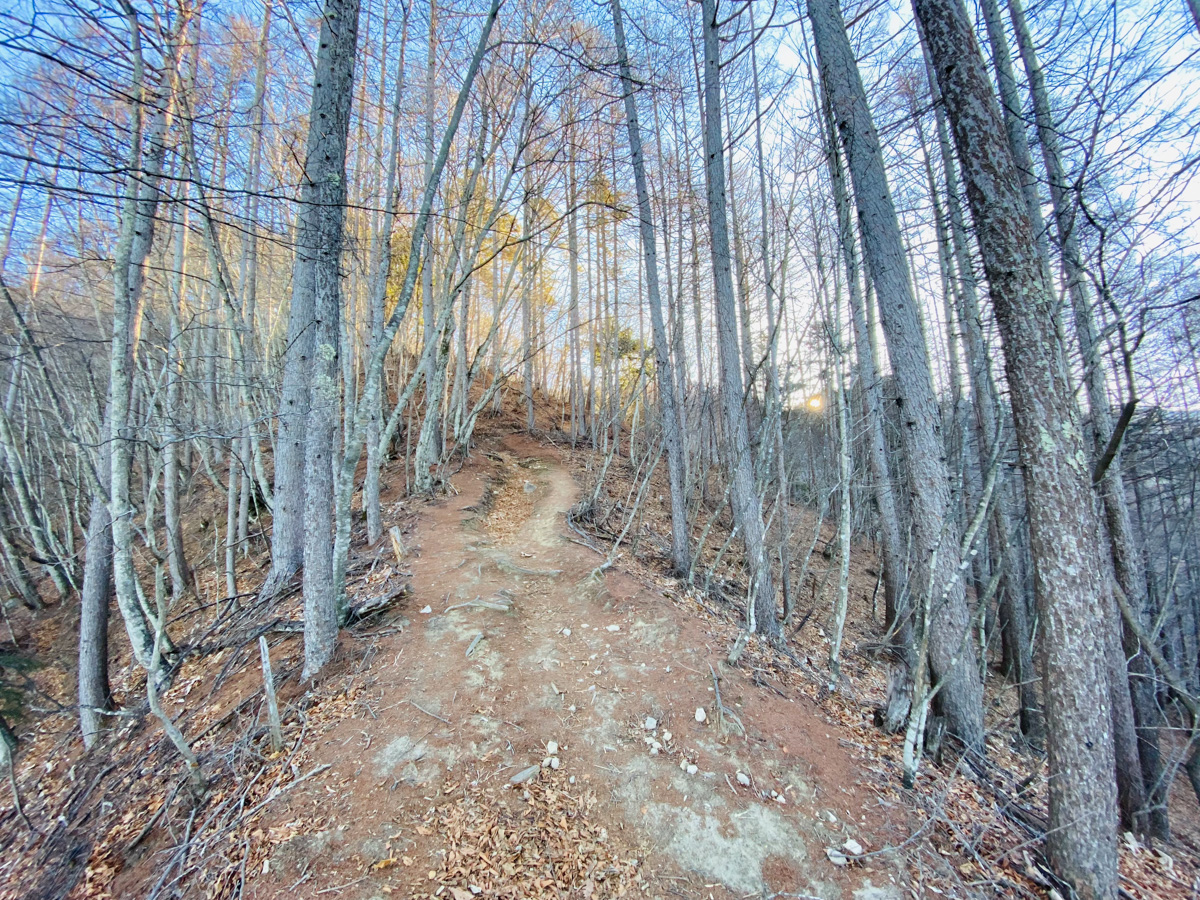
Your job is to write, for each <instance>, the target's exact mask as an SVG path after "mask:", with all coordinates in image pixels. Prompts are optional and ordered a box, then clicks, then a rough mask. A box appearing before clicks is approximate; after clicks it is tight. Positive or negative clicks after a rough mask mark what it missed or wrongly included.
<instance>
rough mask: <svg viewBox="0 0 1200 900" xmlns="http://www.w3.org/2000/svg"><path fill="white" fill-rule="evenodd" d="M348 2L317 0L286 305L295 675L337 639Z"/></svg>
mask: <svg viewBox="0 0 1200 900" xmlns="http://www.w3.org/2000/svg"><path fill="white" fill-rule="evenodd" d="M358 9H359V0H326V3H325V7H324V10H323V11H322V14H321V35H320V39H319V42H318V44H317V61H316V70H315V72H314V75H313V91H312V106H311V112H310V114H309V131H308V150H307V153H306V154H305V160H304V181H303V182H302V184H301V192H302V196H301V203H300V220H299V223H298V226H297V229H296V270H295V273H294V275H293V285H294V286H293V289H292V304H293V309H292V315H293V316H295V315H296V309H295V307H296V305H297V303H298V301H299V306H300V308H301V309H311V311H312V312H311V320H310V321H309V322H306V323H304V324H303V325H302V326H300V327H302V328H303V330H304V331H306V332H311V334H312V337H313V359H312V360H311V363H310V367H309V372H308V375H309V377H310V378H311V383H310V385H309V404H308V413H307V421H306V422H305V443H304V673H303V676H302V677H304V678H312V677H313V676H315V675H316V674H317V673H318V672H319V671H320V670H321V668H322V667H323V666H324V665H325V663H327V662H328V661H329V659H330V657H332V656H333V651H334V649H335V647H336V645H337V631H338V609H337V607H338V600H339V596H340V593H341V586H340V585H339V584H337V582H336V579H335V578H334V553H333V505H334V504H333V500H334V477H333V476H334V464H333V461H334V450H335V446H336V444H335V439H336V434H337V426H338V416H339V413H340V404H339V399H340V392H339V390H338V382H337V379H338V372H339V366H338V345H339V342H340V340H341V336H340V331H341V318H340V315H341V304H342V288H341V277H342V275H341V265H342V242H343V233H342V232H343V223H344V221H345V213H346V137H347V134H348V132H349V128H350V101H351V99H352V97H353V84H354V65H355V47H356V45H357V43H358ZM301 295H303V296H301ZM289 330H290V329H289Z"/></svg>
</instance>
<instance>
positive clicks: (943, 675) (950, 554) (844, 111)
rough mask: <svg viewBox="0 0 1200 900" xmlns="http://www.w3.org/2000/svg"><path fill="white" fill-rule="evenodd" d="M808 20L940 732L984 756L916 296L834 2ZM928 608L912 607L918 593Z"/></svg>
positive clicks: (815, 8) (815, 1)
mask: <svg viewBox="0 0 1200 900" xmlns="http://www.w3.org/2000/svg"><path fill="white" fill-rule="evenodd" d="M808 14H809V19H810V20H811V21H812V25H813V36H814V40H815V43H816V46H817V55H818V57H819V59H820V64H821V74H822V80H823V81H824V83H825V85H826V90H827V91H828V92H829V100H830V106H831V107H832V110H833V114H834V119H835V122H836V123H837V130H838V133H839V134H840V136H841V139H842V142H843V144H844V146H845V148H846V158H847V161H848V163H849V168H850V176H851V180H852V182H853V184H854V197H855V202H856V203H857V206H858V212H859V217H860V219H861V222H862V225H863V238H864V240H863V247H864V251H865V256H866V259H867V264H868V269H869V271H870V273H871V279H872V281H873V282H874V283H875V290H876V294H877V296H878V298H879V312H880V318H881V319H882V322H883V330H884V336H885V337H886V339H887V345H888V357H889V358H890V359H891V363H892V371H893V373H894V375H895V381H896V388H897V391H898V392H899V397H898V398H897V403H898V404H899V407H900V409H899V412H900V417H901V428H900V433H901V441H902V447H903V449H904V456H905V460H906V462H907V467H908V478H909V484H908V486H907V487H908V491H909V494H910V496H911V498H912V523H913V529H912V530H913V538H912V556H913V571H912V576H911V578H910V579H909V585H910V593H912V595H913V597H914V604H913V606H914V608H924V607H925V606H928V607H929V608H930V610H931V617H932V618H931V621H930V622H929V623H928V628H929V651H930V652H929V657H930V659H929V661H930V666H931V676H932V680H933V682H934V683H935V684H939V683H940V684H941V688H940V691H939V693H937V694H936V695H935V698H936V700H937V701H939V704H938V705H939V709H940V712H941V713H942V714H943V715H944V716H945V717H946V720H947V721H946V724H947V727H948V728H949V730H950V731H951V733H953V734H955V735H956V736H957V737H958V738H959V739H960V740H961V741H963V743H964V744H966V745H967V746H968V747H970V748H972V749H973V750H977V751H982V750H983V685H982V683H981V681H980V679H979V666H978V664H977V662H976V654H975V644H974V642H973V641H972V640H971V637H970V629H971V618H972V617H971V614H970V612H969V611H968V609H967V602H966V595H965V591H964V585H963V583H962V579H961V577H960V566H959V563H960V558H959V546H958V535H956V534H952V533H950V532H948V531H947V527H948V525H949V524H950V523H949V522H948V521H947V517H948V515H949V513H950V500H951V495H950V480H949V476H948V474H947V472H946V462H945V456H946V451H945V446H944V443H943V440H942V434H941V414H940V412H939V409H938V404H937V399H936V397H935V396H934V392H933V379H932V376H931V374H930V368H929V354H928V349H927V348H926V345H925V339H924V336H923V334H922V326H921V318H920V313H919V307H918V305H917V300H916V297H915V296H914V294H913V290H912V284H911V282H910V280H909V275H908V266H907V263H906V259H907V254H906V252H905V248H904V241H903V238H902V236H901V234H900V225H899V222H898V220H897V218H896V210H895V207H894V205H893V203H892V197H891V191H890V189H889V187H888V183H887V176H886V173H885V172H884V167H883V156H882V152H881V150H880V146H879V136H878V134H877V133H876V131H875V125H874V123H873V122H872V121H871V114H870V111H869V109H868V107H867V99H866V93H865V92H864V90H863V86H862V79H861V77H860V76H859V72H858V67H857V64H856V63H855V59H854V53H853V50H852V49H851V47H850V41H849V38H848V37H847V36H846V26H845V23H844V22H843V21H842V15H841V11H840V10H839V9H838V6H837V3H836V2H834V0H809V3H808ZM925 593H927V594H928V598H927V600H926V602H923V603H918V602H915V600H916V598H918V597H920V596H921V595H922V594H925Z"/></svg>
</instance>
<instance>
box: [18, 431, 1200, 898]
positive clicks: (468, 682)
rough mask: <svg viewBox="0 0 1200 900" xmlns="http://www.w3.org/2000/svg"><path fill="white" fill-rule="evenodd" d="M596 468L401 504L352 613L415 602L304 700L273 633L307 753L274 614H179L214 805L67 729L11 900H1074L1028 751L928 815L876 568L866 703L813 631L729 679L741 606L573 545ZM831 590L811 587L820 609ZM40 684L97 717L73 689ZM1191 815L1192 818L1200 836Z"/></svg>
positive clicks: (470, 487)
mask: <svg viewBox="0 0 1200 900" xmlns="http://www.w3.org/2000/svg"><path fill="white" fill-rule="evenodd" d="M581 459H582V457H577V456H574V455H573V454H571V453H570V452H569V451H566V450H563V449H560V448H557V447H555V446H554V445H553V444H551V443H548V442H538V441H534V440H532V439H531V438H529V437H526V436H524V435H521V434H518V433H514V432H513V431H511V430H506V429H503V428H494V429H493V430H492V431H491V432H490V433H489V434H487V435H486V436H484V437H483V438H482V441H481V445H480V447H479V448H478V450H477V451H476V452H475V453H474V454H473V455H472V457H471V459H470V460H469V461H468V462H467V463H466V464H465V465H464V466H463V468H462V469H461V470H460V471H458V472H457V473H456V474H454V475H453V476H452V477H451V478H449V480H448V485H447V490H446V492H445V494H444V495H442V496H440V497H439V498H437V499H430V500H414V499H405V500H400V499H399V497H400V494H401V492H400V491H399V489H398V487H397V486H393V487H392V490H391V491H390V492H389V494H388V496H387V498H386V500H387V502H386V503H385V510H386V511H387V516H388V519H387V521H385V527H386V526H393V525H394V526H396V528H397V529H398V534H399V536H400V537H401V538H402V541H401V544H402V546H400V547H396V546H395V542H394V541H389V540H388V539H387V538H386V537H385V538H384V540H383V541H381V542H380V543H379V544H378V545H377V546H376V547H374V548H359V549H358V550H357V552H356V554H355V558H354V559H353V560H352V566H351V577H350V588H349V591H350V600H351V602H352V603H361V602H362V601H363V600H365V599H367V598H370V597H385V598H388V597H390V598H392V601H391V603H390V604H389V605H388V607H387V608H386V610H385V611H384V612H383V613H381V614H379V615H377V616H374V617H372V618H371V619H369V620H367V621H365V622H363V623H359V624H358V625H356V626H354V627H352V628H350V629H347V630H346V631H345V632H344V633H343V637H342V640H341V645H340V649H339V653H338V656H337V658H336V659H335V662H334V663H333V665H332V666H331V668H330V670H329V671H328V672H327V673H325V674H324V675H323V677H322V679H321V681H320V682H319V684H318V685H316V686H315V687H313V688H311V689H308V690H305V689H304V688H302V687H301V685H300V684H299V679H298V673H299V669H300V665H301V662H302V660H301V655H302V646H301V642H300V640H299V636H298V635H296V634H294V633H292V632H291V631H290V630H289V629H288V627H287V625H286V623H288V622H292V621H294V620H295V619H296V618H297V617H298V606H299V603H300V601H299V598H298V596H297V595H296V594H295V593H293V594H292V595H290V596H288V597H284V598H280V599H279V600H277V602H276V603H275V604H274V605H273V606H272V608H271V609H270V610H269V616H274V617H276V618H271V619H270V621H271V622H274V623H276V627H273V628H272V629H270V630H268V631H266V634H267V636H268V637H269V639H270V642H271V654H272V660H273V664H274V666H275V671H276V674H277V676H278V680H279V682H280V700H281V703H282V705H283V708H284V726H285V727H284V738H285V740H284V747H283V749H282V750H281V751H277V752H275V751H271V749H270V746H269V743H268V739H267V735H266V729H265V727H264V715H265V711H264V710H263V703H262V696H263V692H262V676H261V671H260V670H259V668H258V665H259V654H258V645H257V635H258V632H260V631H262V630H263V629H262V628H261V627H258V628H243V629H241V630H240V631H239V627H240V626H239V623H241V622H248V621H253V622H255V623H258V622H261V621H266V620H267V619H266V618H264V617H265V616H267V612H264V610H263V609H261V608H257V607H256V606H255V602H253V601H252V602H251V603H249V604H247V605H245V606H243V607H242V608H241V609H240V610H236V611H229V610H226V611H224V612H219V611H218V610H217V609H212V608H211V607H210V605H209V604H205V603H199V602H198V603H197V605H196V608H195V610H194V611H193V610H188V611H186V615H191V617H192V618H191V619H190V620H187V619H186V618H185V613H184V612H181V613H180V614H179V617H180V618H181V619H185V621H190V625H189V627H191V628H192V632H191V634H190V636H189V639H188V641H186V642H185V641H183V640H181V641H180V643H181V646H185V645H186V646H188V647H190V648H192V650H191V652H190V653H189V655H188V657H187V658H186V659H185V661H184V662H183V664H182V665H181V666H180V669H179V671H178V673H177V675H176V677H175V680H174V682H173V684H172V687H171V689H170V691H169V692H168V694H167V696H166V698H165V705H166V707H167V710H168V712H170V713H171V714H172V715H173V716H175V717H176V720H177V721H178V722H179V723H180V724H181V727H182V728H183V729H184V731H185V733H186V734H188V735H189V737H190V738H191V739H192V741H193V746H194V747H195V749H196V750H197V753H198V755H199V756H200V758H201V762H202V765H203V766H204V767H205V770H206V774H207V775H208V777H209V780H210V789H209V793H208V796H207V797H206V799H205V801H204V803H203V804H201V805H199V806H194V805H193V804H192V803H191V801H190V800H189V799H188V795H187V790H186V788H185V787H184V782H183V779H182V777H181V774H180V773H181V767H180V765H179V762H178V758H177V757H176V756H174V755H173V751H172V749H171V748H170V746H169V744H168V743H167V742H166V741H165V740H163V739H162V732H161V729H160V728H159V727H158V725H157V723H156V722H154V720H153V719H151V718H149V717H146V718H144V719H142V718H139V719H137V720H134V721H130V722H129V723H128V724H124V725H120V726H118V727H115V728H113V729H111V731H110V732H109V734H108V735H107V737H106V740H107V741H108V744H107V745H106V747H105V748H104V752H102V753H96V752H93V753H92V754H89V755H86V756H84V755H82V754H81V753H80V750H79V748H78V743H79V742H78V740H77V738H74V737H73V736H72V734H71V729H72V728H73V723H72V721H71V719H70V717H69V716H67V715H65V714H64V715H59V716H56V717H53V719H54V722H55V724H54V725H53V726H50V725H43V727H41V728H39V729H37V730H36V731H35V732H34V733H33V734H32V735H30V736H29V739H28V741H27V745H26V746H23V748H22V751H21V757H20V763H19V765H18V769H17V772H18V778H17V781H18V784H19V787H20V790H21V793H22V797H23V799H24V800H25V803H26V812H27V814H28V815H29V817H30V820H31V823H32V828H31V829H28V830H27V829H25V828H24V827H23V826H22V824H21V823H20V822H19V821H18V820H17V818H16V816H15V815H12V814H11V812H10V811H9V810H5V812H4V813H3V819H0V837H2V839H3V845H4V846H5V848H6V849H5V852H4V853H3V854H0V885H4V887H0V895H2V896H5V897H14V898H15V897H60V896H77V897H99V896H111V897H135V896H136V897H147V896H178V895H180V893H181V892H183V891H184V890H185V889H188V895H190V896H200V895H204V896H207V897H212V898H224V897H247V898H260V900H267V898H277V897H279V898H283V897H295V898H310V897H311V898H318V897H320V898H325V897H329V898H347V900H375V898H382V897H385V896H399V897H414V898H419V897H429V896H436V897H440V898H449V900H468V898H472V897H475V896H479V897H483V898H490V897H503V898H523V897H566V896H571V897H576V896H578V897H585V898H590V897H615V896H645V897H658V898H669V897H680V898H712V900H719V898H748V897H802V898H803V897H819V898H828V900H832V898H846V900H890V898H897V900H899V898H901V897H925V896H939V895H940V896H946V897H970V896H1045V893H1046V889H1047V888H1048V887H1049V885H1048V883H1047V882H1046V880H1045V877H1044V875H1043V873H1042V870H1041V868H1040V866H1039V864H1038V861H1037V848H1038V842H1037V841H1036V839H1033V838H1031V837H1030V836H1029V835H1028V834H1026V833H1024V832H1022V830H1021V827H1020V820H1021V819H1022V817H1024V818H1025V819H1026V820H1027V822H1026V824H1028V820H1029V819H1030V818H1033V819H1036V816H1037V812H1036V810H1037V809H1038V808H1039V807H1038V804H1039V802H1040V801H1039V798H1040V796H1042V795H1041V794H1040V792H1043V791H1044V778H1043V777H1041V776H1042V775H1044V772H1042V770H1041V769H1040V768H1039V767H1038V765H1037V764H1036V762H1034V761H1032V760H1030V759H1029V757H1028V754H1023V753H1022V752H1021V748H1020V747H1019V746H1017V745H1016V744H1015V743H1014V742H1013V741H1011V740H1009V739H1008V737H1007V736H1006V735H1005V733H1004V732H1003V731H1002V730H1000V729H997V730H996V732H995V734H996V735H997V736H995V737H993V738H992V739H990V741H989V755H990V758H991V759H992V761H993V762H992V765H993V766H994V768H995V771H994V772H993V773H991V775H990V777H989V778H987V779H982V778H980V777H978V776H977V775H972V773H970V772H969V771H967V769H966V767H965V766H964V765H961V764H956V761H955V760H954V759H951V758H950V754H947V759H946V760H945V761H944V762H943V764H942V765H940V766H939V765H935V764H934V763H933V762H932V761H931V762H928V763H927V764H926V766H925V768H924V769H923V771H922V775H921V776H920V778H919V780H918V783H917V786H916V788H915V789H914V790H911V791H905V790H903V789H902V788H901V787H900V784H899V777H898V772H899V759H900V739H899V738H898V737H895V736H887V735H883V734H881V733H880V732H879V731H878V729H876V728H874V726H873V724H872V721H871V719H872V715H873V707H874V705H875V704H876V703H877V702H879V700H881V699H882V691H883V685H884V681H885V678H886V674H885V669H886V666H884V665H881V664H880V663H879V662H878V661H876V660H874V659H872V658H871V657H870V655H869V654H868V653H865V652H859V651H856V650H855V649H854V648H855V647H856V646H866V645H869V644H870V643H871V641H872V639H873V638H877V635H874V636H873V635H872V634H871V630H870V627H869V597H870V595H871V594H872V593H873V590H872V589H873V587H874V583H875V580H876V579H875V578H874V577H872V572H871V570H870V569H869V565H871V564H872V563H871V560H870V559H869V557H868V556H867V554H865V553H864V554H861V555H860V556H859V557H858V558H856V560H855V564H854V567H853V568H854V571H853V573H852V588H853V590H852V596H853V598H854V599H853V602H854V604H855V609H854V610H853V611H852V619H851V621H852V622H858V623H859V625H857V626H855V627H856V628H858V630H857V631H854V630H852V632H851V634H850V640H849V641H848V645H847V646H848V650H847V659H846V661H845V663H844V666H843V674H844V680H843V683H842V685H840V686H839V688H838V690H836V691H833V692H830V691H829V689H828V687H827V685H826V683H825V682H826V681H827V674H825V663H824V658H823V656H822V654H823V653H827V650H826V649H824V648H825V647H827V638H826V636H825V634H824V631H823V629H822V628H821V627H820V625H819V624H816V622H815V621H814V622H812V623H809V624H808V626H807V627H806V628H805V627H804V626H803V624H802V626H801V631H800V634H799V635H796V634H793V635H792V642H791V647H792V650H791V652H790V653H788V654H783V653H780V652H779V651H777V650H774V649H772V648H770V647H769V646H767V645H765V644H762V643H760V642H758V641H757V640H754V639H752V640H751V641H750V643H749V645H748V646H747V648H746V650H745V652H744V653H743V654H742V656H741V659H740V661H739V662H738V664H737V665H729V664H728V663H727V662H726V658H727V656H728V654H729V651H730V647H731V646H732V645H733V643H734V642H735V641H736V639H737V637H738V634H739V631H738V625H737V619H736V614H735V611H734V610H731V609H726V608H723V607H721V605H720V603H719V602H716V603H715V605H714V601H712V599H711V597H709V596H707V595H703V594H701V593H700V592H698V591H695V590H689V589H687V587H686V586H685V585H683V584H681V583H680V582H678V581H677V580H676V579H673V578H669V577H666V576H665V575H664V574H663V573H662V569H661V566H658V565H655V564H654V563H653V561H650V562H646V561H644V560H641V561H639V560H637V559H635V558H628V557H621V558H618V559H617V560H616V561H615V564H612V565H608V564H607V559H606V557H605V556H604V555H603V554H602V553H601V552H600V551H599V550H597V549H596V548H597V546H603V545H602V544H595V543H593V542H592V540H591V539H590V538H588V537H587V536H585V535H583V534H582V533H578V532H573V531H572V530H570V529H569V528H568V525H567V519H566V516H567V512H568V510H569V509H570V508H571V507H572V505H573V504H574V503H575V502H576V501H577V500H578V499H579V495H580V490H581V488H580V481H579V479H578V478H577V476H578V475H580V474H581V470H582V466H583V463H582V462H581ZM629 482H630V484H629V485H626V488H629V487H631V486H632V483H633V479H629ZM814 522H815V520H814ZM642 527H643V526H642V525H639V528H642ZM809 527H810V529H811V526H809ZM646 534H647V535H649V530H648V529H647V530H646ZM647 542H648V543H652V540H651V539H650V538H649V537H647ZM397 550H399V551H400V553H399V556H398V557H397V552H396V551H397ZM605 552H607V548H605ZM635 555H636V554H635ZM818 555H819V554H818ZM262 562H263V560H262V558H261V557H260V558H258V559H250V560H248V561H246V566H247V568H248V569H253V567H254V566H261V564H262ZM801 587H803V586H801ZM818 593H819V592H818V590H817V582H816V580H815V576H814V581H813V589H812V595H813V598H814V606H815V602H816V598H817V595H818ZM206 607H209V608H206ZM210 618H211V621H209V619H210ZM815 618H816V619H819V620H822V621H823V615H817V616H816V617H815ZM201 619H204V620H205V622H204V624H203V625H201V624H200V620H201ZM806 621H807V620H806ZM180 627H182V626H180ZM118 628H119V626H118ZM231 635H232V636H231ZM116 637H117V636H116V633H115V632H114V641H115V640H116ZM59 640H60V642H63V641H65V638H62V637H61V636H60V638H59ZM60 649H61V648H60ZM62 652H64V653H65V652H66V651H65V650H63V651H62ZM39 679H40V682H41V689H42V691H43V693H45V694H47V695H53V694H59V695H61V698H63V702H64V703H66V702H68V701H67V700H66V699H65V698H69V697H70V695H71V685H69V684H67V683H66V682H65V681H63V680H62V679H59V681H58V682H55V681H54V680H53V679H52V678H51V676H50V675H48V674H42V675H39ZM141 684H142V686H141V687H140V688H139V683H138V675H137V673H136V672H134V671H133V669H132V667H130V668H129V669H127V670H125V675H124V677H123V681H122V682H121V684H120V685H119V686H118V689H119V690H123V691H126V692H129V694H128V695H129V696H130V697H132V698H136V692H137V691H138V690H144V678H143V681H142V682H141ZM718 692H719V694H718ZM718 697H719V699H718ZM131 702H132V700H131ZM1006 703H1007V704H1008V705H1009V706H1011V697H1007V696H1006V695H1004V694H1001V695H998V696H997V697H996V698H994V702H993V704H992V707H991V712H990V718H991V719H997V718H1003V717H1004V716H1008V715H1010V714H1011V711H1010V710H1007V711H1006V708H1005V704H1006ZM701 710H702V711H703V716H702V718H703V720H702V721H701V714H700V712H699V711H701ZM47 721H50V720H43V722H47ZM1039 773H1040V774H1039ZM1176 795H1177V797H1180V798H1181V799H1180V800H1179V803H1182V804H1184V805H1185V806H1184V807H1182V808H1181V810H1180V811H1178V812H1177V811H1176V810H1175V809H1173V810H1172V812H1173V814H1175V817H1176V821H1182V822H1185V823H1186V822H1188V821H1193V822H1194V820H1195V814H1194V811H1189V810H1188V809H1187V808H1186V804H1187V803H1189V802H1190V803H1191V806H1193V807H1194V805H1195V804H1194V802H1192V801H1191V798H1190V797H1187V796H1185V795H1184V794H1183V791H1177V792H1176ZM1013 811H1017V812H1019V813H1022V814H1023V815H1016V816H1014V815H1012V813H1013ZM1189 816H1190V820H1189ZM33 828H36V829H37V831H36V832H34V831H33V830H32V829H33ZM1187 834H1188V832H1187V831H1186V827H1185V830H1184V842H1183V843H1181V844H1178V845H1174V846H1172V847H1170V848H1166V849H1163V848H1158V849H1150V848H1146V847H1144V846H1141V845H1139V844H1138V843H1137V842H1136V841H1131V839H1127V840H1126V842H1125V844H1124V846H1123V848H1122V855H1123V856H1122V863H1123V873H1124V874H1125V876H1126V879H1125V887H1126V889H1127V890H1128V892H1129V896H1132V897H1136V898H1147V900H1148V898H1153V897H1168V896H1179V897H1185V896H1193V893H1192V892H1193V891H1194V890H1195V885H1196V879H1197V872H1198V869H1197V866H1196V856H1195V853H1194V850H1195V847H1194V844H1193V846H1191V847H1190V848H1189V846H1188V844H1189V843H1192V842H1193V841H1194V837H1188V836H1187Z"/></svg>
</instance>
